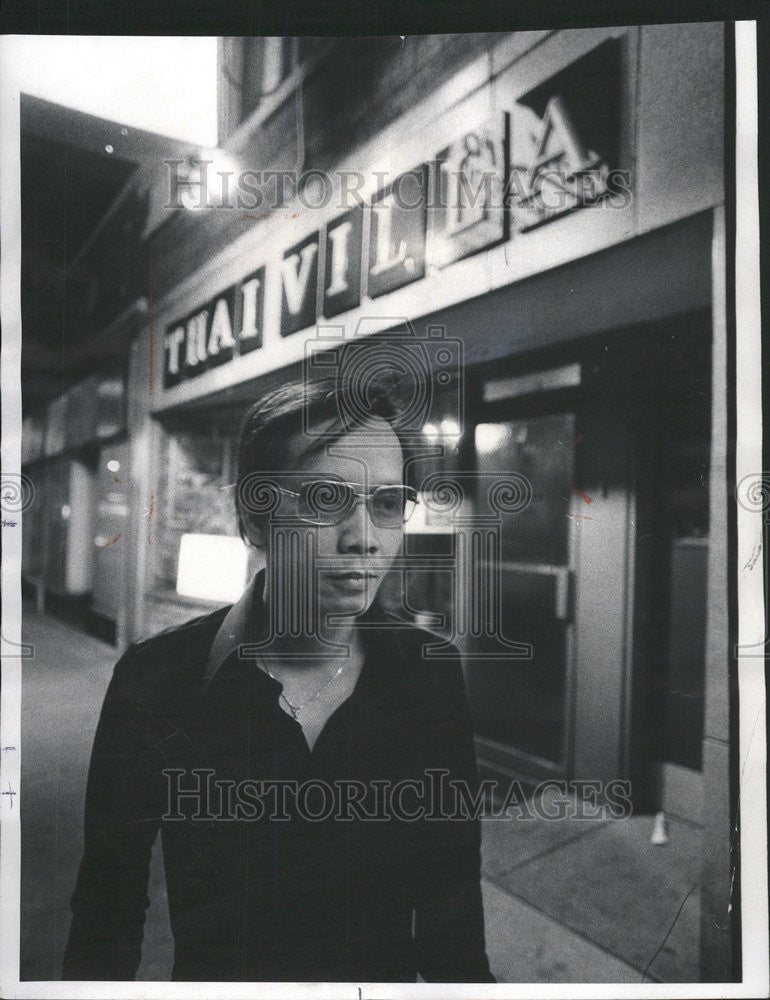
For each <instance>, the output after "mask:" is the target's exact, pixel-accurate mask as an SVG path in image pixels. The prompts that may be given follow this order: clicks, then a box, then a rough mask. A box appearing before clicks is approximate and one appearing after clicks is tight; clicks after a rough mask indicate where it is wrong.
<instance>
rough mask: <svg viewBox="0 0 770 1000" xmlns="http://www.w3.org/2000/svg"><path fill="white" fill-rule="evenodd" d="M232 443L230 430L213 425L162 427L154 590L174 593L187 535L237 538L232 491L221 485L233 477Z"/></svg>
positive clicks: (233, 438) (156, 507) (233, 447)
mask: <svg viewBox="0 0 770 1000" xmlns="http://www.w3.org/2000/svg"><path fill="white" fill-rule="evenodd" d="M236 447H237V442H236V440H235V435H231V434H227V433H225V432H223V431H222V430H220V429H218V428H217V429H213V430H189V431H188V430H185V431H173V432H167V433H164V435H163V444H162V448H161V460H160V463H159V476H160V481H159V483H158V495H157V496H156V498H155V514H156V521H155V524H156V536H155V538H154V539H153V543H154V546H153V547H154V555H155V565H154V577H155V579H154V585H155V589H156V590H158V591H160V592H165V593H167V594H176V593H177V584H178V577H179V558H180V553H181V550H182V544H183V539H185V538H186V536H190V535H196V536H203V537H206V538H208V537H210V536H221V537H223V538H225V537H227V538H235V539H237V538H238V522H237V518H236V515H235V510H234V497H233V491H232V490H231V489H223V488H222V487H226V486H227V485H228V484H230V483H232V482H233V479H234V476H235V450H236ZM208 544H209V551H213V550H212V549H211V546H210V543H208ZM189 546H190V543H189V542H185V548H186V549H189ZM198 593H199V594H200V591H199V592H198ZM212 599H213V598H212Z"/></svg>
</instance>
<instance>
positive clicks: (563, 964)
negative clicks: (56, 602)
mask: <svg viewBox="0 0 770 1000" xmlns="http://www.w3.org/2000/svg"><path fill="white" fill-rule="evenodd" d="M23 638H24V641H25V642H29V643H32V645H33V646H34V656H33V657H32V658H30V659H25V660H24V661H23V666H22V671H23V674H22V676H23V695H22V698H23V712H22V744H21V761H22V790H21V794H20V795H19V797H18V798H19V799H20V807H21V823H22V881H21V886H22V905H21V922H22V926H21V952H22V954H21V978H22V980H56V979H58V978H59V977H60V971H61V960H62V955H63V952H64V947H65V943H66V939H67V933H68V929H69V919H70V914H69V899H70V896H71V893H72V889H73V886H74V881H75V876H76V874H77V866H78V863H79V860H80V854H81V848H82V832H81V824H82V815H83V799H84V792H85V780H86V775H87V770H88V758H89V754H90V749H91V743H92V740H93V736H94V731H95V729H96V722H97V719H98V712H99V707H100V705H101V701H102V698H103V697H104V692H105V691H106V688H107V684H108V682H109V679H110V676H111V673H112V667H113V665H114V663H115V660H116V658H117V657H116V652H115V649H114V647H112V646H110V645H107V644H105V643H103V642H100V641H99V640H98V639H95V638H93V637H92V636H90V635H87V634H85V633H84V632H83V631H81V630H80V629H79V628H77V627H75V626H73V625H71V624H67V623H65V622H63V621H60V620H59V619H57V618H54V617H52V616H50V615H47V614H38V613H36V612H35V611H34V609H33V608H31V607H29V608H27V609H25V617H24V628H23ZM652 827H653V817H651V816H631V817H629V818H625V819H559V820H549V819H546V818H543V817H534V818H529V819H527V818H518V819H502V820H496V819H487V820H485V821H484V823H483V843H482V859H483V880H482V891H483V898H484V909H485V921H486V935H487V952H488V954H489V957H490V963H491V965H492V969H493V972H494V973H495V975H496V976H497V978H498V981H500V982H511V983H535V982H537V983H640V982H670V983H674V982H677V983H678V982H697V981H698V978H699V976H698V942H699V936H700V928H699V920H700V899H699V878H698V871H699V864H700V861H699V859H700V857H701V852H700V837H701V831H700V829H699V828H698V827H697V826H695V825H693V824H688V823H686V822H684V821H678V820H676V819H674V818H671V817H670V818H669V842H668V843H667V844H666V845H653V844H651V842H650V836H651V833H652ZM150 900H151V904H150V910H149V911H148V916H147V923H146V927H145V942H144V951H143V960H142V965H141V967H140V970H139V974H138V977H137V978H139V979H142V980H165V979H168V978H169V977H170V973H171V962H172V954H173V944H172V938H171V932H170V928H169V923H168V910H167V905H166V898H165V891H164V876H163V866H162V858H161V856H160V851H159V844H156V845H155V851H154V854H153V862H152V870H151V881H150Z"/></svg>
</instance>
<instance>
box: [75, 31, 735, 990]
mask: <svg viewBox="0 0 770 1000" xmlns="http://www.w3.org/2000/svg"><path fill="white" fill-rule="evenodd" d="M450 38H451V36H446V41H445V44H443V45H442V44H439V43H438V41H437V40H436V39H433V40H422V41H421V43H420V44H422V45H423V49H422V55H423V56H424V58H425V60H426V64H427V65H430V64H431V63H430V61H431V60H432V61H433V62H432V65H433V66H434V68H435V73H434V74H433V75H432V76H428V77H427V79H429V80H430V79H432V80H434V83H433V84H432V85H426V84H425V79H426V77H425V76H424V75H423V76H419V79H416V81H415V82H414V83H413V84H410V83H409V80H408V78H409V75H410V72H412V71H413V72H414V74H417V73H418V68H417V66H416V64H415V66H413V67H412V69H411V70H410V67H409V66H408V65H404V66H403V67H402V69H401V70H398V69H394V68H393V67H395V66H397V61H396V56H395V54H388V53H385V54H384V55H382V60H383V61H382V63H381V65H380V72H381V78H382V79H392V80H398V81H399V86H400V87H401V89H400V90H398V91H397V92H396V93H394V92H393V91H392V90H391V91H390V92H387V91H385V92H383V91H382V90H376V89H374V90H372V91H371V92H370V93H369V98H370V100H369V103H368V104H367V102H366V101H364V100H363V97H359V98H358V99H357V98H356V95H355V89H356V88H355V86H354V84H353V81H349V82H348V86H347V89H346V91H345V93H344V94H343V93H341V94H340V106H341V108H342V110H341V111H340V116H341V117H342V118H344V114H343V112H344V110H345V108H346V107H347V106H348V105H350V107H351V108H354V109H358V111H357V113H358V115H359V116H363V114H364V112H363V110H362V109H363V108H364V106H365V110H366V115H367V119H368V121H369V122H370V124H367V125H361V126H360V127H359V128H354V127H353V124H355V122H357V121H358V120H359V119H358V118H356V117H355V115H354V116H353V118H352V119H351V122H352V124H351V129H350V136H349V137H347V138H346V137H345V136H344V132H345V129H344V127H341V126H340V124H339V122H338V124H337V132H338V133H339V135H338V136H337V146H336V147H335V146H334V144H333V142H332V141H331V140H328V141H327V144H326V146H324V144H323V142H321V141H320V140H318V141H315V142H314V137H315V136H316V134H318V135H321V134H324V135H326V134H327V132H328V131H329V130H328V129H327V131H326V132H323V133H321V131H320V129H319V127H318V126H317V125H315V124H314V119H313V117H312V109H313V108H321V107H326V108H327V111H326V112H325V113H326V114H329V115H331V113H332V112H331V111H330V110H328V108H332V109H333V107H334V97H335V91H334V85H337V84H338V82H339V81H338V77H339V72H338V71H337V72H336V75H335V71H333V69H332V68H330V67H331V66H332V57H333V56H334V55H335V51H338V50H335V49H334V48H332V50H331V54H330V53H328V52H325V50H324V48H323V46H322V45H320V44H319V45H318V46H315V47H314V46H310V47H309V51H308V53H307V54H306V55H305V58H304V61H303V58H302V53H301V52H299V51H297V50H296V49H295V50H294V51H293V53H292V54H291V59H289V55H287V54H286V53H284V59H285V60H286V65H285V69H286V72H285V73H284V74H281V73H278V75H277V78H276V79H277V81H278V82H277V84H276V87H275V88H273V90H272V91H270V94H269V96H268V97H266V98H265V99H264V100H263V101H262V102H261V103H260V102H257V104H256V106H255V108H252V109H251V110H250V111H249V113H248V115H247V116H246V118H245V119H243V120H242V121H241V120H239V117H238V115H236V116H235V119H234V120H233V121H231V122H230V125H229V126H228V128H229V130H230V131H229V134H226V135H225V136H224V141H223V145H224V148H225V149H226V150H228V152H229V155H230V157H231V159H232V163H233V164H235V165H236V166H237V167H238V168H239V169H238V170H233V169H232V168H229V173H228V170H223V171H222V172H220V173H219V174H216V170H215V169H214V165H213V164H212V165H209V176H208V178H207V180H208V181H211V174H212V173H215V174H216V187H215V189H214V191H213V194H212V193H210V192H208V190H207V189H204V186H203V183H202V181H201V175H200V173H197V174H195V175H191V174H189V173H184V172H183V171H182V169H181V168H182V166H183V165H182V164H180V163H179V162H176V161H175V162H174V163H172V164H170V165H169V164H166V165H165V168H164V170H162V171H161V172H159V173H158V174H157V175H156V178H155V181H154V185H153V187H152V188H151V190H150V198H151V206H150V210H149V215H148V222H147V225H146V228H145V234H146V238H145V243H144V249H145V251H146V253H147V261H148V265H149V266H148V284H149V288H148V296H147V316H146V318H142V319H141V321H140V322H136V321H135V319H132V321H131V322H136V335H135V336H134V337H133V340H132V343H131V348H130V355H129V358H128V363H127V374H126V377H127V385H128V388H127V399H128V408H127V418H126V431H125V436H124V438H123V439H122V442H121V443H120V448H122V449H123V450H122V451H121V454H120V455H119V456H118V457H117V458H115V457H113V456H111V455H110V456H107V455H106V453H105V456H103V457H104V458H105V460H109V461H113V462H114V461H118V462H120V464H121V466H122V465H123V462H124V461H125V463H126V467H127V468H128V469H129V470H130V477H129V480H128V481H127V482H125V483H124V487H125V490H126V499H125V507H126V516H125V523H124V524H122V525H121V527H120V531H117V530H115V533H114V534H115V535H116V536H117V535H119V536H120V537H119V538H117V540H116V541H114V544H112V545H110V546H108V547H107V548H100V549H99V550H98V552H96V558H95V568H94V570H93V579H98V578H99V573H100V572H102V571H103V570H104V567H102V569H101V570H100V565H101V563H100V560H102V561H103V560H104V559H105V558H110V559H114V560H116V561H119V562H120V566H121V572H120V575H119V579H120V580H122V581H123V582H122V583H121V587H122V588H123V589H122V591H121V594H120V595H119V596H116V597H115V599H114V600H113V602H112V604H109V601H107V603H105V600H106V599H105V594H106V593H107V591H106V590H105V588H104V587H101V586H98V587H97V586H94V588H93V591H94V594H95V595H99V596H98V598H97V597H95V601H101V602H102V605H103V606H100V608H98V609H97V610H99V611H100V613H101V614H103V615H109V608H110V607H113V605H114V607H115V608H117V607H118V606H120V609H121V610H120V613H119V615H120V620H119V624H118V626H117V638H118V641H119V643H120V644H125V643H128V642H130V641H132V640H134V639H136V638H139V637H142V636H145V635H149V634H152V633H153V632H154V631H157V630H158V629H159V628H162V627H165V626H167V625H170V624H173V623H175V622H179V621H183V620H185V619H186V618H190V617H193V616H194V615H195V614H196V613H199V612H200V611H201V610H206V609H208V608H211V607H214V606H216V605H217V604H221V603H225V602H227V601H229V600H231V599H233V597H234V596H235V595H236V594H237V591H238V590H239V588H240V587H241V586H242V585H243V584H244V583H245V582H246V579H247V578H248V575H249V573H250V572H252V571H253V570H254V568H255V566H256V563H255V557H254V556H253V554H249V553H247V551H246V549H245V547H244V546H243V545H242V543H241V542H240V539H239V538H238V531H237V526H236V522H235V517H234V511H233V505H232V500H233V497H232V491H228V490H227V489H222V487H226V486H228V484H232V482H233V480H234V474H235V471H234V462H235V438H236V436H237V429H238V423H239V420H240V416H241V415H242V413H243V412H244V411H245V409H246V407H247V406H248V405H249V404H250V403H251V402H253V401H254V400H255V399H258V398H259V396H260V395H261V394H262V393H264V391H265V390H266V388H267V387H270V386H273V385H276V384H278V383H279V382H280V381H281V380H284V379H287V378H289V377H302V375H303V373H304V372H307V371H308V370H310V369H314V368H318V367H319V366H321V365H326V366H327V367H328V366H331V370H334V367H333V366H334V365H335V364H338V365H339V364H347V365H349V366H351V367H357V369H358V370H359V371H366V370H367V366H369V368H371V369H372V370H374V368H376V367H377V365H380V364H384V363H387V362H389V363H395V364H397V365H398V364H400V365H401V366H402V367H404V368H405V369H409V370H412V371H415V372H416V373H417V374H419V375H421V384H422V385H423V388H425V387H427V389H428V390H429V391H427V392H426V393H424V394H423V396H421V397H420V398H419V399H418V398H415V400H413V403H414V427H413V430H414V433H415V435H416V436H417V437H418V438H420V439H421V440H422V442H423V444H424V448H425V452H424V454H425V455H426V456H432V457H431V458H430V460H428V458H425V459H424V463H423V464H419V463H418V465H417V466H416V467H415V469H413V470H412V471H413V473H414V474H415V475H416V476H417V478H418V479H420V480H421V483H420V485H421V493H422V498H423V501H424V502H423V504H422V505H421V507H422V508H423V509H422V510H421V512H420V516H418V517H417V518H416V519H415V523H414V524H411V523H410V528H409V531H408V533H407V535H406V539H405V558H406V560H407V563H408V566H407V568H406V569H405V579H406V584H405V585H404V586H403V587H401V589H400V590H399V589H398V588H395V587H394V589H393V594H394V595H395V596H394V600H397V601H399V600H400V601H401V603H402V608H401V610H402V611H404V612H406V613H409V614H412V615H413V616H415V617H417V618H419V620H421V621H423V622H424V623H426V624H429V625H430V626H432V627H433V628H434V629H435V630H436V631H437V632H438V633H439V634H440V635H444V636H445V637H447V638H450V639H452V641H454V642H456V643H457V644H458V645H459V646H460V647H461V649H462V651H463V653H464V656H465V665H466V676H467V682H468V690H469V696H470V701H471V709H472V713H473V718H474V725H475V729H476V736H477V748H478V757H479V763H480V766H481V768H482V772H483V773H484V774H485V775H491V776H494V777H496V778H498V779H500V780H505V779H507V778H510V777H514V776H523V777H524V778H526V779H527V780H531V781H534V780H542V779H547V778H557V779H560V778H565V779H576V778H578V779H586V780H594V781H597V782H603V783H605V784H606V783H608V782H610V781H613V780H616V779H622V780H629V781H630V782H631V786H632V788H633V798H634V804H635V806H636V807H637V808H639V809H669V810H671V811H674V812H677V813H678V814H680V815H682V816H683V817H684V818H686V819H689V820H691V821H693V822H697V823H701V824H703V826H704V834H705V839H706V844H707V846H706V849H705V850H704V858H706V861H705V863H704V864H705V869H704V884H705V882H706V879H707V878H708V879H709V882H708V884H709V885H713V886H718V887H719V888H718V889H717V891H716V892H715V893H714V894H713V898H710V899H709V900H707V902H706V904H705V905H706V908H707V910H708V912H716V909H717V908H718V907H719V906H721V905H723V904H724V907H725V910H726V894H727V893H728V892H729V864H730V859H729V823H728V820H727V810H728V803H729V796H730V780H729V774H730V770H729V769H730V761H729V755H728V725H729V713H728V710H727V700H726V692H727V688H728V664H729V641H728V635H727V630H726V628H725V623H724V606H725V601H726V573H727V569H726V561H725V559H724V552H725V548H726V522H725V516H726V515H725V512H724V507H723V505H722V504H721V502H715V501H716V500H717V498H720V500H721V496H722V492H723V490H724V482H725V469H726V466H725V461H726V459H725V455H726V447H727V423H726V419H725V407H726V395H725V394H726V368H725V364H726V361H725V344H726V325H725V314H726V313H725V310H726V306H725V291H724V280H723V272H724V267H725V259H726V258H725V252H726V251H725V236H724V200H725V199H724V184H725V181H724V176H723V171H724V166H723V164H724V138H723V133H724V108H723V101H724V94H723V88H722V85H721V84H722V79H723V74H724V68H723V66H724V51H725V33H724V26H723V25H721V24H699V25H680V26H665V27H664V26H641V27H637V26H631V27H628V26H626V27H617V28H597V29H590V30H588V29H586V30H566V31H556V32H547V31H537V32H522V33H514V34H511V35H507V36H499V35H495V36H469V38H468V40H467V41H466V42H465V43H464V46H463V47H459V42H458V41H457V39H454V40H452V41H451V42H450ZM314 41H318V40H314ZM410 41H411V40H410ZM349 44H350V45H351V46H353V45H354V44H355V43H353V42H350V43H349ZM415 44H417V43H415ZM431 46H433V47H432V48H431ZM244 52H245V49H244ZM266 52H267V50H266ZM268 54H269V53H268ZM263 55H264V53H263ZM325 60H326V61H325ZM268 64H269V60H268V61H267V63H266V64H265V65H268ZM271 71H273V70H271ZM265 72H267V69H265ZM422 72H423V68H421V69H420V73H422ZM389 74H390V76H389ZM330 81H331V82H330ZM410 86H412V88H413V89H412V91H410V90H409V87H410ZM351 91H353V93H351ZM324 94H326V98H325V100H326V104H325V105H322V103H321V102H322V97H323V95H324ZM404 94H407V95H408V96H409V100H406V99H405V98H404V96H403V95H404ZM303 102H304V103H303ZM394 107H395V108H396V109H397V112H396V113H395V117H394V112H393V110H392V109H393V108H394ZM386 109H387V110H386ZM319 114H320V112H319ZM372 122H373V123H374V124H371V123H372ZM276 123H278V124H276ZM279 126H281V127H279ZM370 133H371V134H370ZM276 135H280V136H282V139H274V138H273V139H271V137H274V136H276ZM340 136H341V137H340ZM260 137H265V138H264V141H265V146H266V147H269V145H270V141H273V143H274V145H273V147H270V148H269V150H268V153H265V154H264V156H262V158H261V159H260V155H261V154H260V149H261V148H262V147H260V144H259V141H258V140H259V139H260ZM281 143H283V146H282V145H281ZM300 152H301V153H302V156H301V157H300ZM295 159H296V161H297V162H298V163H300V168H299V169H298V171H296V172H295V173H296V174H297V175H301V177H302V179H303V180H302V183H301V184H300V185H299V186H298V187H296V188H292V187H291V182H290V181H288V182H287V183H288V185H289V193H288V195H287V196H286V198H285V199H283V200H281V201H280V203H275V204H268V203H267V201H265V202H262V203H257V202H258V199H257V196H256V195H255V190H256V189H257V187H259V185H258V184H257V179H256V175H257V174H260V178H259V180H260V181H262V182H263V181H264V179H265V173H266V171H268V170H270V169H273V168H276V169H278V168H277V166H276V165H277V164H280V165H282V168H286V167H287V166H290V165H291V164H293V163H294V161H295ZM244 172H246V173H244ZM226 175H227V176H226ZM565 179H566V180H565ZM260 190H262V188H261V187H260ZM204 195H205V197H206V198H207V199H208V198H209V197H211V199H212V201H211V205H212V207H211V208H208V209H207V208H200V207H198V206H196V204H195V202H196V200H198V201H200V200H201V199H202V198H203V197H204ZM417 381H418V382H420V379H418V380H417ZM426 400H427V401H426ZM117 440H118V439H117V438H116V442H117ZM99 462H100V463H101V457H100V459H99ZM99 468H101V464H100V465H99ZM431 477H432V478H431ZM118 478H119V477H118ZM447 482H449V483H453V484H454V487H453V488H454V489H455V493H454V494H453V496H455V497H456V500H457V502H456V503H455V502H454V501H453V500H451V499H450V500H447V497H446V494H445V493H442V490H445V484H446V483H447ZM442 483H443V484H444V485H443V486H442ZM501 484H502V488H499V487H501ZM97 487H98V484H95V485H94V490H95V492H97V493H98V488H97ZM442 497H443V500H442ZM442 504H443V506H442ZM113 506H114V505H113ZM102 507H103V505H102ZM102 507H99V506H98V505H97V507H96V508H94V509H97V510H99V511H101V514H100V515H99V516H100V517H102V520H104V522H105V523H104V525H103V526H100V527H99V531H98V532H97V534H98V536H99V537H100V538H102V537H103V538H104V539H106V540H107V541H109V540H110V539H111V538H113V535H112V534H111V533H112V532H113V527H114V525H113V523H112V521H110V516H112V515H110V512H109V511H106V508H105V509H104V510H103V509H102ZM112 514H113V515H114V511H112ZM108 521H109V524H108V523H107V522H108ZM100 524H101V522H100ZM108 535H109V538H107V536H108ZM108 553H109V554H108ZM201 565H203V566H205V567H206V573H205V577H206V584H205V586H203V587H202V586H201V584H200V577H201V574H200V573H198V572H197V567H200V566H201ZM106 575H107V576H110V574H109V573H107V574H106ZM113 578H114V574H113ZM196 581H197V582H196ZM704 801H719V802H721V803H724V810H723V812H722V813H719V814H716V813H714V812H713V811H704V808H703V803H704ZM723 912H724V911H723ZM710 924H711V921H709V920H705V919H704V922H703V954H704V965H703V968H704V977H705V978H709V976H710V974H711V973H710V971H709V970H712V972H713V974H714V975H716V977H717V978H722V977H723V975H724V973H723V971H722V970H723V967H724V955H725V954H726V953H727V951H728V950H729V948H730V947H731V944H730V935H729V931H727V932H725V931H723V930H717V929H714V928H713V927H712V926H709V925H710ZM721 926H723V925H722V924H720V927H721ZM708 956H711V957H708ZM720 963H721V964H720ZM717 968H719V970H720V971H719V973H718V974H717V972H716V970H717Z"/></svg>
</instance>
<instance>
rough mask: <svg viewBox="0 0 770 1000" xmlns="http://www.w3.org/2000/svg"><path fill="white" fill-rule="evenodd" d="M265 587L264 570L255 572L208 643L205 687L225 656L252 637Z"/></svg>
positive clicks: (261, 607)
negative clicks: (209, 646)
mask: <svg viewBox="0 0 770 1000" xmlns="http://www.w3.org/2000/svg"><path fill="white" fill-rule="evenodd" d="M264 587H265V571H264V570H262V571H261V572H259V573H257V574H256V575H255V576H254V578H253V579H252V581H251V583H250V584H249V586H248V587H246V589H245V590H244V592H243V594H242V595H241V597H240V598H239V599H238V600H237V601H236V602H235V604H233V606H232V607H231V608H230V610H229V611H228V612H227V614H226V615H225V617H224V620H223V622H222V624H221V625H220V626H219V630H218V631H217V634H216V635H215V636H214V641H213V642H212V644H211V649H210V650H209V654H208V657H207V659H206V667H205V670H204V675H203V684H204V687H208V685H209V684H210V683H211V681H212V680H213V679H214V675H215V674H216V672H217V671H218V670H219V668H220V667H221V666H222V664H223V663H224V662H225V660H226V659H227V657H228V656H229V655H230V654H231V653H232V652H233V651H234V650H236V649H238V647H239V646H241V645H242V644H243V643H246V642H249V641H250V640H252V639H253V637H254V634H255V620H254V616H255V614H259V616H260V618H261V617H262V615H261V614H260V612H261V611H262V609H263V603H262V594H263V593H264Z"/></svg>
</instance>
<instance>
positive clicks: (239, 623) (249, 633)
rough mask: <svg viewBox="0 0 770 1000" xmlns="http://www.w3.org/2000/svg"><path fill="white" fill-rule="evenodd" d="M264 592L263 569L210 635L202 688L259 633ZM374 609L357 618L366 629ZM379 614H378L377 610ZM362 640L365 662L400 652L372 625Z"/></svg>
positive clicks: (384, 632) (387, 631)
mask: <svg viewBox="0 0 770 1000" xmlns="http://www.w3.org/2000/svg"><path fill="white" fill-rule="evenodd" d="M264 592H265V570H261V571H260V572H259V573H256V574H255V576H254V577H253V579H252V581H251V583H250V584H249V585H248V586H247V587H246V589H245V590H244V592H243V594H242V595H241V597H240V598H239V599H238V600H237V601H236V603H235V604H233V605H232V607H231V608H230V609H229V611H228V612H227V614H226V615H225V617H224V619H223V621H222V624H221V625H220V626H219V629H218V631H217V633H216V635H215V636H214V641H213V642H212V644H211V649H210V650H209V653H208V656H207V659H206V666H205V670H204V675H203V686H204V689H205V688H208V686H209V684H211V682H212V680H213V679H214V677H215V676H216V674H217V672H218V671H219V669H220V667H221V666H222V664H223V663H224V662H225V660H226V659H227V658H228V657H229V656H230V654H231V653H233V652H235V651H236V650H237V649H238V647H239V646H241V645H243V644H244V643H249V642H253V641H254V640H255V638H256V637H257V636H259V635H260V634H261V633H262V632H263V630H264V625H265V604H264V599H263V595H264ZM377 608H378V602H377V601H375V602H374V605H373V606H372V607H371V608H369V609H368V610H367V611H366V612H364V614H363V615H361V617H360V619H359V621H360V622H361V623H362V624H364V625H365V626H366V624H368V623H370V622H371V620H372V618H374V617H376V616H377V615H378V611H377V610H376V609H377ZM379 614H381V610H380V611H379ZM404 624H405V623H404ZM362 640H363V645H364V656H365V659H366V661H380V660H382V659H392V657H393V655H394V654H395V656H396V657H399V656H400V650H399V648H398V645H397V644H396V643H395V642H394V639H393V636H392V635H391V633H390V629H379V628H377V627H376V626H375V627H374V628H372V627H371V625H369V627H364V628H363V630H362ZM388 654H390V656H388Z"/></svg>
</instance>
